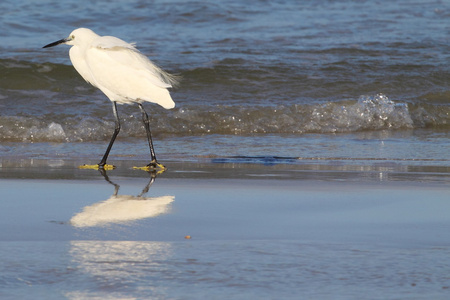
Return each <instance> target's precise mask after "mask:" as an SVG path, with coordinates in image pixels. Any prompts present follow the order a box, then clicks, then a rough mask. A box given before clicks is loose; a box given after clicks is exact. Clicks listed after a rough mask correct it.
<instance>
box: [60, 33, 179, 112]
mask: <svg viewBox="0 0 450 300" xmlns="http://www.w3.org/2000/svg"><path fill="white" fill-rule="evenodd" d="M66 44H68V45H72V46H73V47H72V48H71V49H70V52H69V55H70V60H71V61H72V64H73V66H74V67H75V69H76V70H77V71H78V73H80V75H81V76H82V77H83V78H84V79H85V80H86V81H87V82H89V83H90V84H92V85H94V86H95V87H97V88H99V89H100V90H101V91H102V92H103V93H105V95H106V96H107V97H108V98H109V99H110V100H111V101H116V102H117V103H122V104H123V103H128V104H130V103H142V102H143V101H148V102H153V103H157V104H159V105H161V106H162V107H164V108H166V109H170V108H174V107H175V102H173V100H172V98H171V97H170V94H169V91H168V90H167V89H168V88H171V87H172V84H173V83H175V78H174V77H173V76H171V75H169V74H168V73H166V72H164V71H163V70H161V69H160V68H159V67H157V66H156V65H155V64H154V63H153V62H152V61H150V60H149V59H148V58H147V57H146V56H144V55H143V54H142V53H140V52H139V51H138V50H137V49H136V48H135V47H134V45H133V44H129V43H127V42H125V41H123V40H121V39H118V38H116V37H113V36H99V35H97V34H96V33H95V32H93V31H92V30H90V29H87V28H79V29H76V30H74V31H73V32H72V33H71V34H70V36H69V38H68V40H67V42H66Z"/></svg>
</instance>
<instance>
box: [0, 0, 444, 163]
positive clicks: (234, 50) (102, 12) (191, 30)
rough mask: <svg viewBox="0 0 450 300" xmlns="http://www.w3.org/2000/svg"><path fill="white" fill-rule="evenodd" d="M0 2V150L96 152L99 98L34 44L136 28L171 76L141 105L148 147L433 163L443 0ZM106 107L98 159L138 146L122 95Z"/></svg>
mask: <svg viewBox="0 0 450 300" xmlns="http://www.w3.org/2000/svg"><path fill="white" fill-rule="evenodd" d="M0 9H1V11H2V12H3V13H2V17H1V19H0V20H1V26H2V32H1V33H0V37H1V41H2V43H1V45H0V76H1V80H0V156H1V157H5V156H8V157H10V156H22V157H34V158H55V157H58V158H61V157H62V158H74V157H80V156H82V157H84V156H86V157H87V158H90V159H92V160H94V161H96V160H99V158H101V155H102V154H103V152H104V150H105V148H106V145H107V142H108V141H109V139H110V137H111V135H112V132H113V128H114V117H113V114H112V109H111V103H110V101H109V100H108V99H107V98H106V96H104V95H103V94H102V93H101V92H100V91H99V90H97V89H96V88H94V87H92V86H90V85H89V84H87V83H86V82H85V81H84V80H83V79H82V78H81V76H79V75H78V74H77V72H76V71H75V70H74V68H73V67H72V66H71V63H70V60H69V57H68V50H69V47H68V46H65V45H62V46H59V47H55V48H49V49H42V46H44V45H46V44H48V43H50V42H53V41H55V40H58V39H61V38H65V37H67V36H68V35H69V33H70V32H71V31H72V30H73V29H75V28H78V27H88V28H91V29H93V30H94V31H96V32H97V33H98V34H100V35H113V36H117V37H119V38H122V39H124V40H125V41H128V42H136V43H137V47H138V49H139V50H140V51H141V52H142V53H144V54H146V55H147V56H148V57H149V58H150V59H152V60H153V61H154V62H155V63H157V64H158V65H159V66H161V67H162V68H163V69H165V70H166V71H168V72H171V73H173V74H177V75H179V76H181V78H182V80H181V84H180V85H179V86H178V87H177V88H175V89H173V90H172V91H171V93H172V97H173V99H174V100H175V102H176V107H175V108H174V109H172V110H165V109H163V108H162V107H159V106H158V105H155V104H147V105H146V108H147V110H148V111H149V113H150V117H151V127H152V132H153V135H154V140H155V141H154V142H155V149H156V152H157V154H158V157H160V158H165V159H166V160H167V159H175V160H178V159H181V160H184V159H189V158H192V157H197V156H220V157H222V156H239V155H243V156H289V157H308V158H328V157H337V158H339V157H346V158H348V157H351V158H359V159H361V158H364V159H369V160H370V159H374V158H376V159H380V158H390V159H399V160H404V159H415V160H420V159H431V160H436V161H438V164H445V165H446V166H449V159H450V157H449V153H448V146H449V139H448V138H449V129H450V115H449V114H450V105H449V103H450V101H449V99H450V89H449V82H450V67H449V63H448V62H449V61H450V43H449V40H450V37H449V30H450V27H449V26H450V25H449V22H448V20H449V16H450V3H448V2H447V1H389V3H385V2H383V3H381V2H377V1H325V0H323V1H322V0H320V1H252V2H249V3H243V2H242V1H151V2H149V1H8V0H6V1H2V3H1V4H0ZM119 115H120V117H121V120H122V123H123V129H122V131H121V133H120V134H119V139H118V141H117V143H116V145H115V146H114V148H113V150H112V152H111V158H112V159H113V157H114V156H115V155H118V156H119V157H131V158H146V157H148V149H147V148H146V146H145V131H144V129H143V126H142V124H141V121H140V112H139V109H138V107H137V106H127V105H124V106H120V107H119ZM348 144H355V145H354V147H351V148H354V149H358V150H357V151H355V150H353V149H349V148H350V147H346V145H348ZM318 145H320V146H318ZM324 147H328V148H329V149H324ZM331 149H333V150H331ZM386 149H388V150H387V151H386ZM87 152H89V154H88V155H87ZM386 152H388V153H386Z"/></svg>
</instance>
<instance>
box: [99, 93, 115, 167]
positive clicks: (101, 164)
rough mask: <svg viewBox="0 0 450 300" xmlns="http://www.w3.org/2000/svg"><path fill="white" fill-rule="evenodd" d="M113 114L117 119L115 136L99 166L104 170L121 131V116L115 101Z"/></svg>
mask: <svg viewBox="0 0 450 300" xmlns="http://www.w3.org/2000/svg"><path fill="white" fill-rule="evenodd" d="M113 113H114V117H115V118H116V128H114V133H113V136H112V137H111V141H110V142H109V145H108V148H107V149H106V152H105V155H103V158H102V161H101V162H100V163H99V164H98V166H99V167H100V168H103V167H104V166H105V164H106V160H107V159H108V155H109V152H110V151H111V148H112V145H113V144H114V141H115V140H116V137H117V135H118V134H119V131H120V120H119V115H118V114H117V103H116V102H115V101H113Z"/></svg>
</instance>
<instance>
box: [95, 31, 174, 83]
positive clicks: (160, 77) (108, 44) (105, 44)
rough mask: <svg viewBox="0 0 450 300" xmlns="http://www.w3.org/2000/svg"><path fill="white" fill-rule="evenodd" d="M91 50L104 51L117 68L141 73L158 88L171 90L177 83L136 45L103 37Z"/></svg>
mask: <svg viewBox="0 0 450 300" xmlns="http://www.w3.org/2000/svg"><path fill="white" fill-rule="evenodd" d="M91 49H98V50H103V54H104V55H107V56H109V58H110V59H111V60H113V61H114V62H115V65H116V66H118V65H119V64H120V65H121V66H122V67H128V68H130V70H131V69H132V70H134V71H135V72H136V71H139V72H141V73H142V75H146V76H145V77H147V79H148V80H149V81H150V82H152V83H153V84H154V85H156V86H159V87H162V88H170V87H172V83H175V82H176V80H175V78H174V77H172V76H171V75H169V74H168V73H166V72H164V71H163V70H161V69H160V68H159V67H158V66H156V65H155V64H154V63H153V62H152V61H150V60H149V59H148V58H147V57H146V56H145V55H143V54H142V53H141V52H139V50H137V49H136V48H135V44H134V43H131V44H130V43H127V42H125V41H123V40H121V39H119V38H116V37H113V36H102V37H99V38H98V39H96V40H95V41H94V42H93V44H92V47H91Z"/></svg>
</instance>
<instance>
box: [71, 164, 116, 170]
mask: <svg viewBox="0 0 450 300" xmlns="http://www.w3.org/2000/svg"><path fill="white" fill-rule="evenodd" d="M78 168H79V169H89V170H98V169H103V170H114V169H115V168H116V167H115V166H113V165H104V166H103V167H100V165H81V166H79V167H78Z"/></svg>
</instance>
